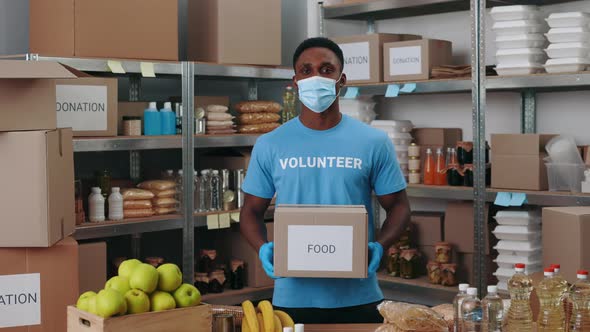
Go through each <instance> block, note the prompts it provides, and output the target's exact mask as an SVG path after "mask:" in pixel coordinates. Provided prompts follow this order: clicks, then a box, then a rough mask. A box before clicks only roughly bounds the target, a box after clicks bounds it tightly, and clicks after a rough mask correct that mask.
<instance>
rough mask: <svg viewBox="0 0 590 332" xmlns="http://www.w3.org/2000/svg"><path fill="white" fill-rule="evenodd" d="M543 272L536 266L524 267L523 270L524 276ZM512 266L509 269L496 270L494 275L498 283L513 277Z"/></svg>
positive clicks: (541, 268)
mask: <svg viewBox="0 0 590 332" xmlns="http://www.w3.org/2000/svg"><path fill="white" fill-rule="evenodd" d="M540 271H543V267H542V266H541V267H538V266H530V267H529V266H528V265H527V266H526V267H525V269H524V273H526V274H531V273H535V272H540ZM514 273H515V272H514V265H513V266H511V267H509V268H499V269H497V270H496V272H495V273H494V275H495V276H496V277H497V278H498V280H500V281H506V282H507V281H508V280H510V278H512V276H513V275H514Z"/></svg>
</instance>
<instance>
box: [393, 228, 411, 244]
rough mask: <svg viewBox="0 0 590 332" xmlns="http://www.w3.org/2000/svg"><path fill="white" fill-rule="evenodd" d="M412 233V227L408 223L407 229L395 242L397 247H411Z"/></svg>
mask: <svg viewBox="0 0 590 332" xmlns="http://www.w3.org/2000/svg"><path fill="white" fill-rule="evenodd" d="M411 235H412V227H411V226H410V225H408V226H407V227H406V228H405V229H404V232H403V233H402V235H401V236H400V238H399V240H398V241H397V243H395V245H394V246H395V247H396V248H400V249H407V248H409V247H410V238H411Z"/></svg>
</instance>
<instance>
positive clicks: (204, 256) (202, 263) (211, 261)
mask: <svg viewBox="0 0 590 332" xmlns="http://www.w3.org/2000/svg"><path fill="white" fill-rule="evenodd" d="M216 258H217V250H213V249H203V250H201V255H200V258H199V264H198V269H197V270H198V271H199V272H203V273H211V272H213V270H214V268H215V259H216Z"/></svg>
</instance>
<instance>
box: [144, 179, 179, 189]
mask: <svg viewBox="0 0 590 332" xmlns="http://www.w3.org/2000/svg"><path fill="white" fill-rule="evenodd" d="M137 187H138V188H141V189H147V190H167V189H174V188H176V183H174V181H168V180H149V181H143V182H141V183H140V184H138V185H137Z"/></svg>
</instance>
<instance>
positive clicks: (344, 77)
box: [339, 73, 346, 87]
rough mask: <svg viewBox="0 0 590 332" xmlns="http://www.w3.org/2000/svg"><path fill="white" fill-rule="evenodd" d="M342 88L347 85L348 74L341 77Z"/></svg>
mask: <svg viewBox="0 0 590 332" xmlns="http://www.w3.org/2000/svg"><path fill="white" fill-rule="evenodd" d="M339 84H340V87H343V86H345V85H346V74H345V73H342V77H340V83H339Z"/></svg>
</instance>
